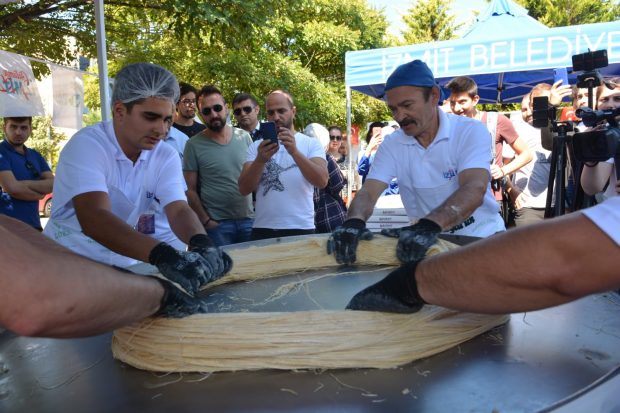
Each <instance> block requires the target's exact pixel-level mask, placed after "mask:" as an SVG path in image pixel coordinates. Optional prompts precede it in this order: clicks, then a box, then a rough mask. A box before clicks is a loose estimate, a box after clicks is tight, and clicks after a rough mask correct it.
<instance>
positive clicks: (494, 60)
mask: <svg viewBox="0 0 620 413" xmlns="http://www.w3.org/2000/svg"><path fill="white" fill-rule="evenodd" d="M588 49H590V50H600V49H607V51H608V56H609V63H610V66H609V67H608V68H605V69H602V70H601V72H602V73H604V74H619V73H620V24H619V22H617V21H616V22H612V23H598V24H588V25H581V26H568V27H556V28H553V29H550V28H548V27H546V26H545V25H543V24H542V23H540V22H538V21H537V20H536V19H534V18H532V17H530V16H529V15H528V14H527V10H526V9H525V8H523V7H522V6H520V5H518V4H516V3H514V2H512V1H511V0H493V1H492V2H491V4H490V5H489V7H488V8H487V9H486V10H485V12H484V13H482V14H481V15H480V16H479V17H478V19H477V22H476V24H475V25H474V26H473V27H472V28H471V29H470V31H469V32H467V33H466V34H465V35H464V36H463V38H461V39H457V40H448V41H442V42H433V43H425V44H415V45H409V46H401V47H391V48H385V49H374V50H361V51H354V52H347V54H346V56H345V86H346V88H347V103H348V105H347V108H349V104H350V95H349V93H350V90H357V91H359V92H362V93H364V94H367V95H370V96H373V97H377V98H381V97H382V96H383V85H384V84H385V80H386V79H387V77H388V76H389V75H390V74H391V73H392V71H394V69H395V68H396V67H398V66H399V65H401V64H403V63H406V62H408V61H411V60H414V59H420V60H423V61H425V62H426V63H427V64H428V65H429V67H430V68H431V69H432V70H433V73H434V74H435V78H436V79H437V80H438V81H439V84H440V85H445V84H446V83H447V82H448V81H449V80H450V79H452V78H453V77H455V76H470V77H472V78H473V79H474V80H475V81H476V83H477V84H478V92H479V95H480V101H481V103H496V102H498V103H508V102H519V101H520V100H521V97H522V96H523V95H525V94H526V93H527V92H529V91H530V90H531V88H532V87H533V86H534V85H536V84H537V83H541V82H547V83H553V74H554V69H555V68H571V67H572V59H571V57H572V55H574V54H580V53H584V52H587V51H588ZM575 77H576V74H574V73H571V74H570V75H569V81H570V82H571V83H574V82H575ZM347 112H348V113H350V111H349V110H348V111H347Z"/></svg>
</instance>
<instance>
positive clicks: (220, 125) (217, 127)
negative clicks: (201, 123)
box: [207, 118, 226, 132]
mask: <svg viewBox="0 0 620 413" xmlns="http://www.w3.org/2000/svg"><path fill="white" fill-rule="evenodd" d="M225 126H226V122H225V121H223V120H222V119H219V118H218V119H212V120H211V121H210V122H209V123H207V128H209V129H210V130H212V131H213V132H220V131H221V130H222V129H224V127H225Z"/></svg>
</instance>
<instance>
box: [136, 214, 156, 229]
mask: <svg viewBox="0 0 620 413" xmlns="http://www.w3.org/2000/svg"><path fill="white" fill-rule="evenodd" d="M136 231H138V232H140V233H142V234H154V233H155V214H142V215H140V218H138V224H137V225H136Z"/></svg>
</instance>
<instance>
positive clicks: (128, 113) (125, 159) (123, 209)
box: [44, 63, 232, 294]
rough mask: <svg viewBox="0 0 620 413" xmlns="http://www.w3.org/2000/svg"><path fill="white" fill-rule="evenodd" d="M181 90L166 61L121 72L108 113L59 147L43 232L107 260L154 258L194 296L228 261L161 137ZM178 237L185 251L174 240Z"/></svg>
mask: <svg viewBox="0 0 620 413" xmlns="http://www.w3.org/2000/svg"><path fill="white" fill-rule="evenodd" d="M178 97H179V87H178V83H177V80H176V78H175V77H174V75H173V74H172V73H170V72H169V71H168V70H166V69H164V68H162V67H159V66H157V65H153V64H148V63H137V64H132V65H128V66H126V67H124V68H123V69H121V71H120V72H118V74H117V75H116V78H115V82H114V89H113V91H112V120H111V121H108V122H101V123H98V124H96V125H93V126H89V127H87V128H84V129H82V130H80V131H79V132H78V133H76V134H75V135H74V136H73V137H72V138H71V139H70V140H69V142H68V143H67V145H66V146H65V147H64V149H63V150H62V152H61V154H60V159H59V162H58V167H57V170H56V171H57V179H56V180H55V184H54V204H53V207H52V215H51V218H50V221H49V222H48V224H47V226H46V227H45V231H44V233H45V234H46V235H47V236H48V237H50V238H52V239H53V240H55V241H56V242H58V243H60V244H61V245H64V246H65V247H67V248H69V249H70V250H72V251H74V252H76V253H78V254H80V255H83V256H86V257H88V258H91V259H93V260H96V261H99V262H102V263H105V264H110V265H115V266H118V267H127V266H130V265H132V264H135V263H137V262H138V261H144V262H149V263H151V264H153V265H155V266H157V267H158V269H159V271H160V272H161V274H162V275H163V276H164V277H166V278H168V279H170V280H171V281H173V282H175V283H176V284H178V285H179V286H180V287H182V288H183V289H184V290H185V291H186V292H187V293H189V294H194V293H196V292H197V291H198V290H200V288H202V287H203V286H204V285H205V284H207V283H209V282H211V281H214V280H216V279H218V278H220V277H221V276H222V275H224V274H225V273H226V272H227V271H228V270H229V269H230V267H231V265H232V262H231V260H230V257H228V256H227V255H226V254H225V253H223V252H222V251H220V250H219V249H217V248H215V247H214V246H213V244H212V242H211V240H210V239H209V238H208V236H207V235H206V233H205V230H204V227H203V226H202V225H201V223H200V221H199V220H198V217H197V216H196V214H195V213H194V212H193V211H192V209H191V208H190V207H189V205H188V203H187V199H186V197H185V193H184V186H183V175H182V172H181V163H180V162H181V161H180V158H179V155H178V154H177V153H176V151H175V150H174V149H173V148H172V147H170V146H169V145H165V144H161V143H160V141H162V140H163V139H164V138H165V137H166V134H167V132H168V129H169V128H170V125H171V124H172V118H173V113H174V105H175V103H176V101H177V99H178ZM176 240H180V241H182V242H183V243H185V244H188V246H189V251H187V252H186V251H179V250H178V249H176V248H174V247H173V246H171V244H174V243H175V241H176Z"/></svg>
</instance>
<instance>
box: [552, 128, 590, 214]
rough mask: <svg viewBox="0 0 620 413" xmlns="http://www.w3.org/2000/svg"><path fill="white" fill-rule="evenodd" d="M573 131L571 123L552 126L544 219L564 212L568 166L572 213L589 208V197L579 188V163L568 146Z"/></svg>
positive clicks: (570, 146) (580, 165)
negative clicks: (552, 134) (571, 178)
mask: <svg viewBox="0 0 620 413" xmlns="http://www.w3.org/2000/svg"><path fill="white" fill-rule="evenodd" d="M573 130H574V127H573V124H572V122H561V123H557V124H555V125H554V126H553V132H554V133H556V134H557V135H556V136H554V137H553V138H552V139H553V144H552V149H551V164H550V170H549V181H548V186H547V188H548V189H547V200H546V202H545V218H551V217H557V216H560V215H564V214H565V212H566V189H567V188H566V171H567V165H570V171H571V175H572V177H573V180H574V182H573V187H574V193H573V194H572V196H571V198H570V201H571V202H570V205H571V206H572V209H573V211H576V210H579V209H582V208H585V207H587V206H590V205H591V203H592V200H591V197H589V196H586V195H585V193H584V192H583V189H582V188H581V184H580V178H581V167H582V164H581V162H579V161H577V159H576V157H575V154H574V152H573V148H572V145H569V136H568V132H572V131H573Z"/></svg>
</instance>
